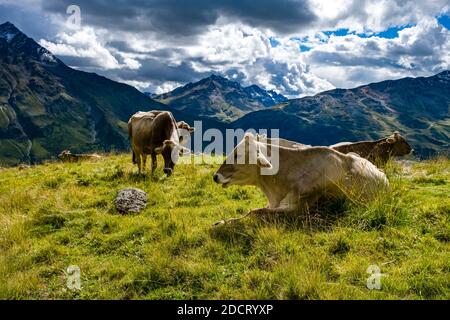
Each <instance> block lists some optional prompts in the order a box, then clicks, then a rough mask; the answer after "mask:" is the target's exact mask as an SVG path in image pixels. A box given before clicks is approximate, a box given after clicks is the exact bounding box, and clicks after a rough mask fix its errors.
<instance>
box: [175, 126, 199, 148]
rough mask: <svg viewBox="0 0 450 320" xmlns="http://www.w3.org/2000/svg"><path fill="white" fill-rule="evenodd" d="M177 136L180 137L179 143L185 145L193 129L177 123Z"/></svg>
mask: <svg viewBox="0 0 450 320" xmlns="http://www.w3.org/2000/svg"><path fill="white" fill-rule="evenodd" d="M177 129H178V135H179V137H180V143H183V144H185V143H186V141H187V140H188V138H189V136H190V135H191V134H192V133H193V132H194V131H195V128H194V127H191V126H190V125H189V124H188V123H186V122H184V121H180V122H177Z"/></svg>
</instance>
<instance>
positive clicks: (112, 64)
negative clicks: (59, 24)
mask: <svg viewBox="0 0 450 320" xmlns="http://www.w3.org/2000/svg"><path fill="white" fill-rule="evenodd" d="M104 33H105V31H99V30H95V29H94V28H91V27H82V28H80V29H78V30H76V31H66V30H64V31H62V32H60V33H58V35H57V40H56V41H55V42H51V41H48V40H45V39H41V40H40V41H39V44H40V45H42V46H43V47H45V48H47V49H48V50H50V51H51V52H52V53H53V54H55V55H58V56H63V57H76V58H81V59H84V60H86V62H85V64H84V66H88V67H90V66H93V67H99V68H104V69H107V70H108V69H120V68H129V69H139V67H140V63H139V62H138V61H137V60H135V59H132V58H130V57H124V59H123V63H119V61H118V60H117V59H116V57H114V56H113V55H112V54H111V52H110V51H109V50H108V49H107V48H106V47H105V46H104V43H103V41H101V40H100V39H102V38H104Z"/></svg>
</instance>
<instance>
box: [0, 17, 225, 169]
mask: <svg viewBox="0 0 450 320" xmlns="http://www.w3.org/2000/svg"><path fill="white" fill-rule="evenodd" d="M152 109H159V110H162V109H164V110H169V111H172V112H173V113H174V115H175V116H176V117H178V118H183V119H185V120H186V121H193V120H194V117H192V116H190V115H184V114H183V113H182V112H179V111H178V110H175V109H172V108H171V107H170V106H166V105H163V104H161V103H159V102H157V101H155V100H153V99H151V98H149V97H148V96H146V95H145V94H143V93H141V92H140V91H138V90H137V89H135V88H134V87H131V86H129V85H126V84H122V83H118V82H115V81H112V80H109V79H107V78H105V77H102V76H99V75H97V74H94V73H87V72H83V71H78V70H75V69H72V68H70V67H68V66H67V65H65V64H64V63H63V62H62V61H61V60H59V59H58V58H57V57H55V56H54V55H53V54H52V53H51V52H49V51H48V50H46V49H45V48H43V47H41V46H40V45H39V44H38V43H36V42H35V41H34V40H33V39H31V38H29V37H27V36H26V35H25V34H24V33H22V32H21V31H20V30H18V29H17V28H16V27H15V26H14V25H13V24H11V23H9V22H7V23H4V24H2V25H0V166H9V165H16V164H18V163H21V162H31V163H34V162H39V161H41V160H44V159H49V158H52V157H54V156H56V155H57V154H59V152H61V151H62V150H64V149H71V150H75V151H78V152H84V151H111V150H126V149H128V147H129V142H128V134H127V121H128V119H129V117H130V116H131V115H132V114H134V113H135V112H137V111H140V110H152ZM195 119H198V117H195ZM199 120H204V126H205V127H217V126H219V127H220V126H221V124H218V123H216V122H214V121H212V120H208V119H201V118H199Z"/></svg>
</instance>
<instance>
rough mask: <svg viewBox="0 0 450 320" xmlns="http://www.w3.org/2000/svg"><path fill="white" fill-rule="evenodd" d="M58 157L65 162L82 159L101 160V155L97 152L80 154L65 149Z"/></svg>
mask: <svg viewBox="0 0 450 320" xmlns="http://www.w3.org/2000/svg"><path fill="white" fill-rule="evenodd" d="M58 159H59V160H61V161H63V162H78V161H82V160H99V159H101V156H99V155H98V154H96V153H92V154H78V153H72V152H70V150H64V151H62V152H61V153H60V154H59V155H58Z"/></svg>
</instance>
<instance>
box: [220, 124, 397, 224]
mask: <svg viewBox="0 0 450 320" xmlns="http://www.w3.org/2000/svg"><path fill="white" fill-rule="evenodd" d="M243 144H245V145H244V146H245V148H244V147H243ZM239 150H245V152H239ZM277 154H278V160H279V162H278V171H276V172H273V174H272V175H263V174H261V172H262V171H261V170H262V169H268V170H270V168H272V164H271V163H270V162H269V160H268V156H269V155H270V157H273V156H275V155H277ZM251 159H256V160H255V161H253V163H254V164H252V160H251ZM236 163H243V164H236ZM214 181H215V182H216V183H220V184H222V186H223V187H228V186H230V185H253V186H256V187H258V188H260V189H261V190H262V191H263V192H264V194H265V195H266V197H267V198H268V201H269V204H268V206H267V207H266V208H262V209H256V210H252V211H250V212H249V213H248V214H247V215H249V214H262V213H281V212H283V213H284V212H291V211H297V210H299V209H305V208H308V207H311V206H312V205H314V204H315V203H316V202H317V200H318V199H319V198H320V197H321V196H322V195H323V194H324V193H326V194H327V195H329V196H333V197H336V198H343V197H344V198H345V197H350V198H351V199H353V200H354V201H357V202H358V201H367V200H371V199H373V198H374V197H376V196H377V195H378V194H379V193H380V192H382V191H385V190H387V189H388V188H389V183H388V180H387V178H386V176H385V174H384V173H383V172H381V171H380V170H378V169H377V168H376V167H375V166H374V165H373V164H372V163H371V162H369V161H368V160H366V159H363V158H361V157H359V156H357V155H354V154H347V155H346V154H343V153H340V152H338V151H336V150H333V149H331V148H328V147H308V148H304V149H299V148H285V147H278V146H276V145H271V146H270V145H267V144H265V143H263V142H260V141H257V137H255V136H253V135H252V134H249V133H247V134H246V135H245V138H244V139H243V140H242V141H241V142H240V143H239V144H238V146H237V147H236V148H235V150H234V151H233V152H232V153H231V154H229V155H228V156H227V159H226V160H225V162H224V163H223V164H222V166H221V167H220V168H219V170H218V171H217V172H216V173H215V174H214ZM247 215H246V216H247ZM244 217H245V216H244ZM234 220H236V219H230V220H227V221H234ZM227 221H222V223H223V222H227Z"/></svg>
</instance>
